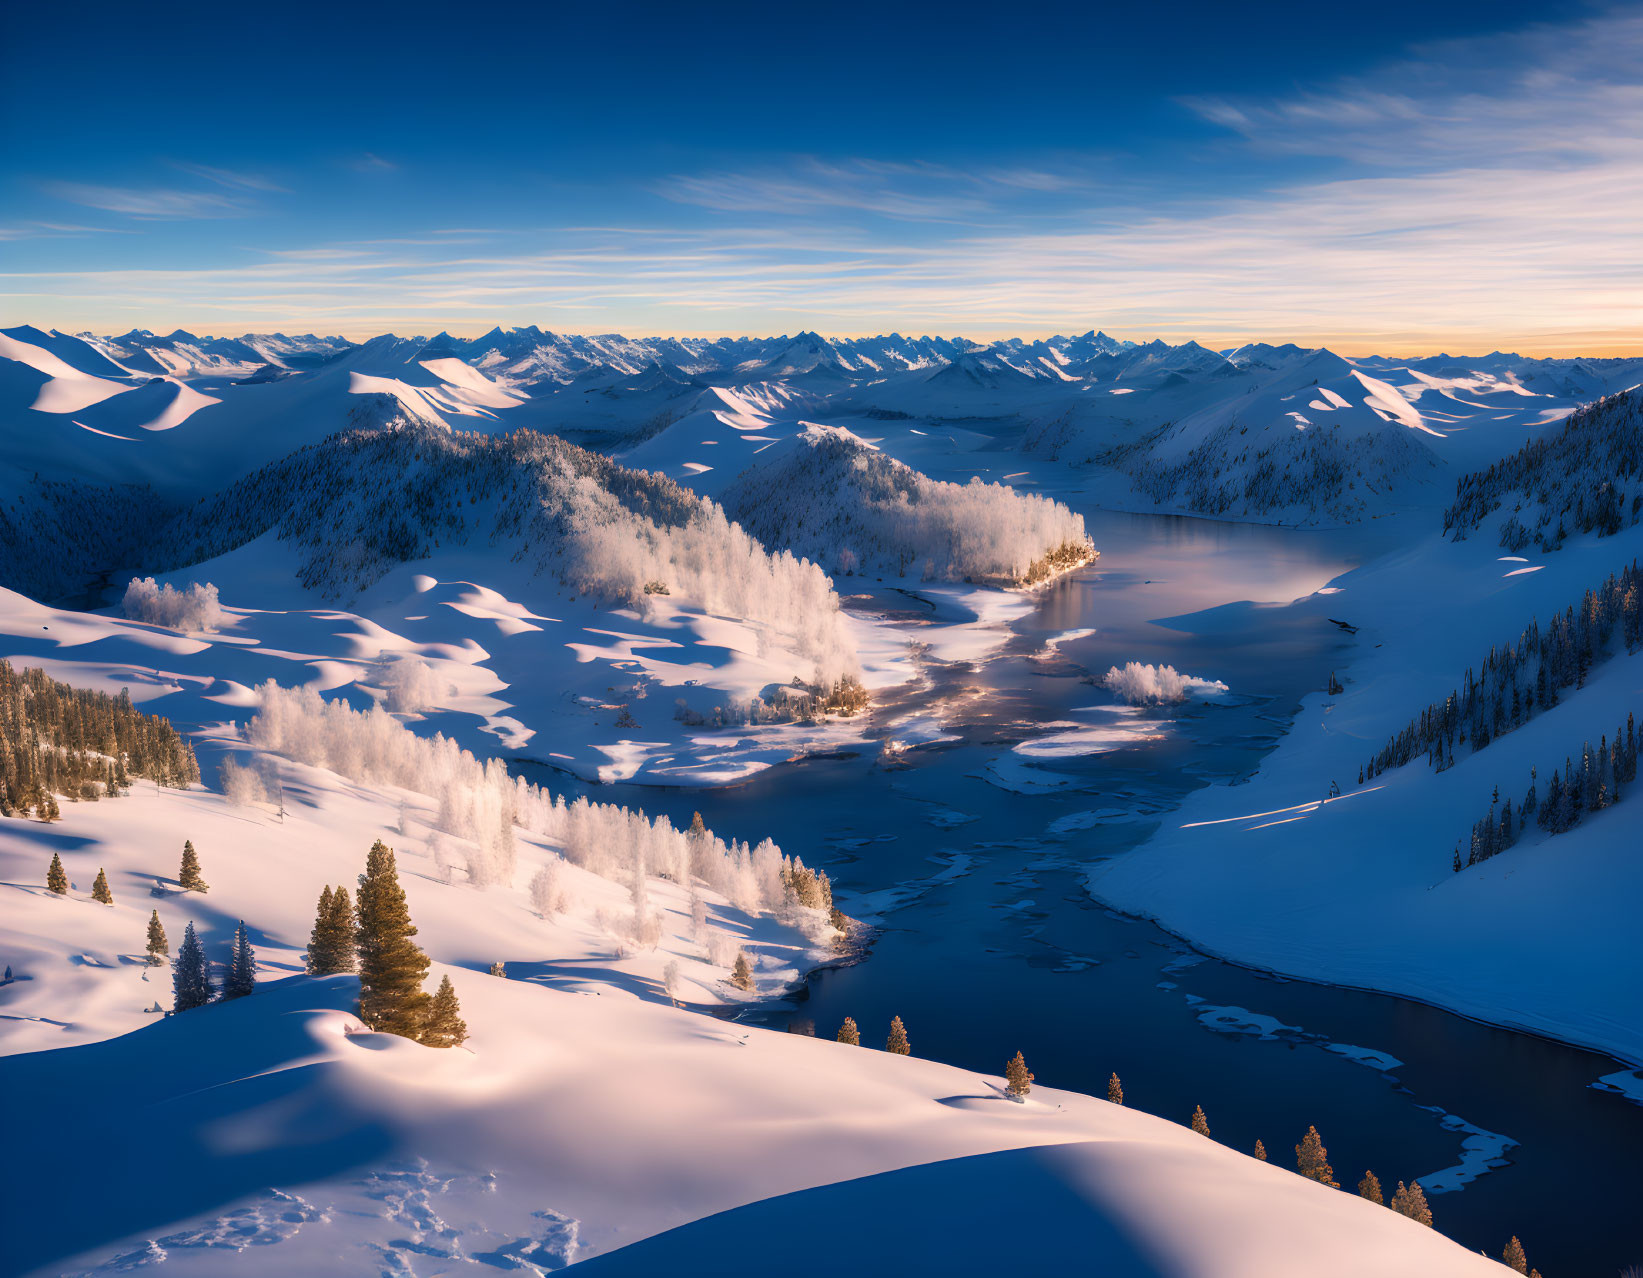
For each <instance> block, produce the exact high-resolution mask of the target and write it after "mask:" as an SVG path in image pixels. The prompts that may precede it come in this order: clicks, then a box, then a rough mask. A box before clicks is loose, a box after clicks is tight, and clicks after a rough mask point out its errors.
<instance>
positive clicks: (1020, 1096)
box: [1004, 1052, 1035, 1101]
mask: <svg viewBox="0 0 1643 1278" xmlns="http://www.w3.org/2000/svg"><path fill="white" fill-rule="evenodd" d="M1034 1077H1035V1075H1034V1074H1033V1072H1032V1071H1031V1070H1030V1069H1028V1068H1027V1059H1026V1057H1024V1056H1023V1055H1022V1054H1021V1053H1020V1052H1017V1053H1016V1054H1015V1059H1013V1060H1012V1061H1011V1062H1010V1063H1009V1064H1008V1065H1006V1066H1005V1067H1004V1079H1005V1082H1006V1083H1007V1086H1006V1087H1005V1089H1004V1091H1005V1094H1006V1095H1008V1096H1009V1097H1010V1099H1011V1100H1018V1101H1023V1100H1026V1099H1027V1093H1028V1092H1030V1091H1032V1090H1033V1078H1034Z"/></svg>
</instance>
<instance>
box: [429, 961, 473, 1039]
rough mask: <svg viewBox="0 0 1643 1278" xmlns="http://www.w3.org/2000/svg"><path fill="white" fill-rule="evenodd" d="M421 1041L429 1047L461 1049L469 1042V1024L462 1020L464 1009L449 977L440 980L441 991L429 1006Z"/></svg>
mask: <svg viewBox="0 0 1643 1278" xmlns="http://www.w3.org/2000/svg"><path fill="white" fill-rule="evenodd" d="M419 1041H420V1042H422V1043H424V1044H426V1045H427V1046H429V1047H461V1046H462V1044H463V1043H465V1042H467V1041H468V1023H467V1022H466V1021H464V1020H463V1019H462V1008H461V1005H460V1004H458V1003H457V1001H456V990H455V989H454V988H453V987H452V985H451V978H450V977H449V976H446V977H444V978H442V979H441V980H440V982H439V989H438V990H436V991H435V992H434V997H433V1001H432V1002H431V1003H429V1004H428V1019H427V1020H426V1021H424V1022H423V1025H422V1035H421V1038H420V1039H419Z"/></svg>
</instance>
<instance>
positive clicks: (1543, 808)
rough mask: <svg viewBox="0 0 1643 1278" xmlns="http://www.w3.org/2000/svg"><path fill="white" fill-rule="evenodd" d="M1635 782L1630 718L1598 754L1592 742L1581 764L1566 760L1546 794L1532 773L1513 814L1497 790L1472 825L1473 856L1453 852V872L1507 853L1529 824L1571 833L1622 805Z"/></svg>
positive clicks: (1634, 746) (1601, 745)
mask: <svg viewBox="0 0 1643 1278" xmlns="http://www.w3.org/2000/svg"><path fill="white" fill-rule="evenodd" d="M1635 780H1637V725H1636V723H1635V722H1634V721H1633V718H1632V716H1631V715H1630V714H1628V715H1627V716H1626V722H1625V723H1623V724H1621V725H1620V726H1619V727H1617V728H1616V729H1615V733H1614V740H1613V741H1612V742H1611V741H1610V740H1609V738H1608V737H1603V738H1602V739H1601V740H1600V741H1599V742H1598V744H1597V748H1596V749H1595V750H1594V749H1593V748H1592V743H1591V742H1590V741H1588V742H1586V743H1585V744H1584V745H1583V746H1582V747H1581V750H1580V756H1579V758H1578V759H1576V758H1575V757H1573V756H1568V757H1565V758H1564V760H1563V768H1562V770H1561V771H1556V770H1554V771H1553V773H1552V779H1551V781H1550V782H1548V783H1547V785H1546V793H1545V794H1544V795H1543V794H1541V793H1540V792H1539V784H1540V771H1539V769H1538V768H1531V769H1530V770H1529V789H1528V790H1527V791H1526V792H1525V794H1524V796H1523V799H1522V800H1521V802H1519V804H1518V806H1517V811H1516V812H1515V813H1514V812H1513V810H1512V800H1511V799H1509V798H1508V799H1507V800H1506V801H1505V802H1504V803H1502V802H1501V801H1500V792H1499V791H1498V790H1497V791H1496V792H1495V802H1494V803H1491V804H1490V805H1489V813H1488V815H1487V816H1485V817H1483V818H1482V819H1481V820H1479V821H1477V822H1476V823H1474V824H1473V826H1472V842H1471V851H1470V852H1469V853H1468V854H1467V855H1466V857H1465V858H1464V859H1463V858H1462V857H1461V852H1460V848H1459V847H1457V848H1456V849H1455V861H1454V869H1455V870H1456V871H1457V872H1459V871H1460V870H1461V869H1463V868H1464V867H1465V866H1468V865H1476V864H1478V862H1480V861H1487V860H1488V859H1489V858H1490V857H1492V856H1495V855H1497V854H1499V853H1501V852H1504V851H1506V849H1507V848H1509V847H1511V846H1512V844H1514V843H1516V842H1517V841H1518V839H1519V838H1521V837H1522V835H1523V834H1524V832H1525V831H1526V830H1527V829H1528V828H1529V827H1530V826H1531V825H1538V826H1539V827H1540V828H1541V829H1542V830H1545V831H1546V832H1547V833H1548V834H1562V833H1563V832H1564V831H1565V830H1572V829H1574V828H1575V826H1577V825H1579V824H1580V822H1581V821H1582V819H1584V818H1585V817H1586V816H1588V815H1589V814H1591V813H1594V812H1601V811H1602V810H1603V809H1604V808H1607V807H1611V806H1612V805H1614V804H1616V803H1619V802H1620V797H1621V795H1622V794H1624V793H1626V792H1627V791H1628V790H1629V789H1630V787H1631V784H1632V782H1633V781H1635ZM1497 808H1498V811H1497Z"/></svg>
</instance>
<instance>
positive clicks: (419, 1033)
mask: <svg viewBox="0 0 1643 1278" xmlns="http://www.w3.org/2000/svg"><path fill="white" fill-rule="evenodd" d="M321 899H322V900H323V897H322V898H321ZM335 902H336V895H335V894H333V896H332V909H333V910H335V908H336V905H335ZM355 909H356V911H357V912H356V915H355V919H356V924H355V933H354V936H355V951H356V954H357V958H358V963H359V1018H360V1020H362V1021H364V1022H365V1024H366V1026H367V1027H368V1028H370V1029H372V1030H375V1031H376V1032H377V1033H380V1034H398V1035H399V1036H401V1037H402V1038H409V1039H414V1040H415V1041H417V1042H419V1043H424V1044H426V1045H427V1046H429V1047H454V1046H456V1045H457V1044H459V1043H461V1042H462V1041H464V1040H465V1039H466V1038H467V1036H468V1028H467V1025H466V1024H465V1023H464V1022H463V1020H462V1018H461V1015H460V1009H459V1007H458V1004H457V998H456V990H455V989H454V988H453V987H452V985H451V980H450V977H448V976H447V977H445V978H444V980H442V981H441V982H440V986H439V989H438V991H437V992H436V993H435V994H434V995H433V996H432V997H430V996H429V995H428V994H426V993H425V992H424V991H423V989H422V982H423V981H424V980H425V979H426V978H427V975H428V956H427V955H426V954H424V953H423V952H422V950H421V949H420V948H418V946H417V944H416V942H415V941H414V940H413V939H412V938H413V937H415V936H416V926H415V925H414V924H413V923H412V922H411V912H410V909H409V907H408V906H407V905H406V903H405V889H404V888H402V887H401V886H400V883H399V870H398V867H397V866H396V864H395V862H394V850H393V849H392V848H390V847H388V846H387V845H386V844H384V843H383V842H382V840H381V839H378V840H377V841H376V842H375V843H374V844H372V845H371V851H370V852H369V854H368V855H367V856H366V860H365V873H364V874H361V875H360V876H359V893H358V896H357V897H356V902H355ZM316 927H317V922H316Z"/></svg>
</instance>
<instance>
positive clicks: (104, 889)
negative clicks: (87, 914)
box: [91, 866, 114, 905]
mask: <svg viewBox="0 0 1643 1278" xmlns="http://www.w3.org/2000/svg"><path fill="white" fill-rule="evenodd" d="M91 899H92V900H93V901H101V902H102V903H103V904H104V905H113V904H114V893H112V892H110V891H109V890H108V875H106V874H104V873H103V867H102V866H98V867H97V881H96V882H95V883H93V884H92V885H91Z"/></svg>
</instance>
